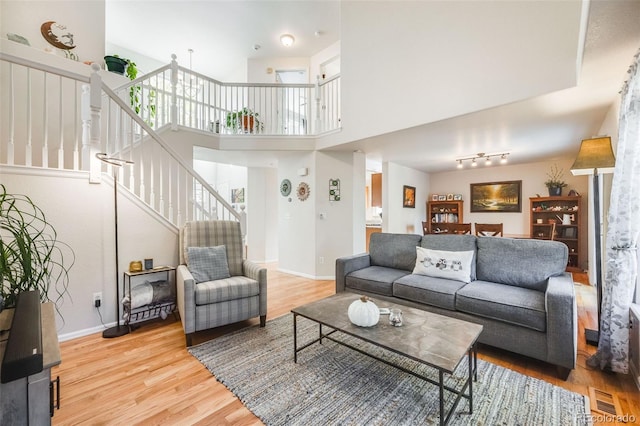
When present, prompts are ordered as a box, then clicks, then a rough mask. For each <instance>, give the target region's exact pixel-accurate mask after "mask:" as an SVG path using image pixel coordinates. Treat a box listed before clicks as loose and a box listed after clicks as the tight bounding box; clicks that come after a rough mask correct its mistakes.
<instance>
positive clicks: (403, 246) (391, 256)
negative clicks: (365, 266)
mask: <svg viewBox="0 0 640 426" xmlns="http://www.w3.org/2000/svg"><path fill="white" fill-rule="evenodd" d="M420 238H421V237H420V235H413V234H388V233H384V232H376V233H374V234H371V239H370V241H369V255H370V257H371V266H384V267H386V268H393V269H404V270H405V271H413V267H414V266H415V265H416V246H418V245H420Z"/></svg>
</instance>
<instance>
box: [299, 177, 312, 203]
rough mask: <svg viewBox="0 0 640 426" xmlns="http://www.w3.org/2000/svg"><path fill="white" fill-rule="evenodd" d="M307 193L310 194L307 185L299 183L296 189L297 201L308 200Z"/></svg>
mask: <svg viewBox="0 0 640 426" xmlns="http://www.w3.org/2000/svg"><path fill="white" fill-rule="evenodd" d="M309 192H311V189H310V188H309V184H308V183H306V182H300V185H298V189H297V191H296V193H297V195H298V200H300V201H305V200H306V199H307V198H309Z"/></svg>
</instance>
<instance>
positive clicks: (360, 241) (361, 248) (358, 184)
mask: <svg viewBox="0 0 640 426" xmlns="http://www.w3.org/2000/svg"><path fill="white" fill-rule="evenodd" d="M352 174H353V184H352V186H353V201H352V209H353V214H352V216H353V230H352V233H353V247H352V254H355V253H364V252H365V251H366V246H367V235H366V230H365V232H362V229H363V228H365V226H366V223H367V206H366V194H365V190H366V186H367V183H366V180H367V176H366V175H367V160H366V156H365V155H364V153H362V152H354V153H353V169H352Z"/></svg>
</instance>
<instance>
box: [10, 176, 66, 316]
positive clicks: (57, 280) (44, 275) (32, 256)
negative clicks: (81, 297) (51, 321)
mask: <svg viewBox="0 0 640 426" xmlns="http://www.w3.org/2000/svg"><path fill="white" fill-rule="evenodd" d="M74 261H75V255H74V253H73V250H72V249H71V247H69V245H67V244H65V243H63V242H60V241H59V240H58V239H57V234H56V230H55V229H54V227H53V226H52V225H51V224H50V223H49V222H48V221H47V219H46V217H45V215H44V212H43V211H42V209H40V208H39V207H38V206H37V205H35V203H34V202H33V201H32V200H31V199H30V198H29V197H27V196H26V195H21V194H9V193H8V192H7V190H6V188H5V186H4V185H2V184H0V279H1V282H2V286H1V287H0V296H2V298H3V299H4V302H5V306H6V307H13V306H15V304H16V299H17V297H18V293H21V292H23V291H30V290H37V291H38V292H39V294H40V300H41V301H42V302H46V301H48V300H52V299H51V297H50V296H51V295H50V292H49V290H50V289H53V290H55V293H56V296H55V300H53V302H55V303H56V305H57V304H58V302H59V301H61V299H62V297H63V296H64V295H65V294H66V293H67V288H68V284H69V269H70V268H71V267H72V266H73V263H74Z"/></svg>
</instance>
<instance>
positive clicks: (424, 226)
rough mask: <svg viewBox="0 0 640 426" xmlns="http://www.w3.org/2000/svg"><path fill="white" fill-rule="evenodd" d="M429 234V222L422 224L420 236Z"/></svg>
mask: <svg viewBox="0 0 640 426" xmlns="http://www.w3.org/2000/svg"><path fill="white" fill-rule="evenodd" d="M428 233H429V222H422V235H427V234H428Z"/></svg>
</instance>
